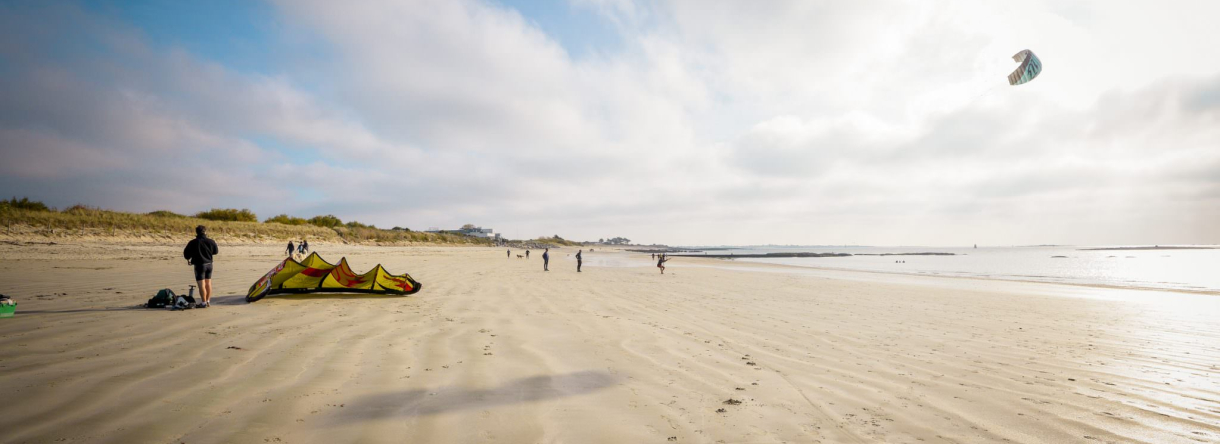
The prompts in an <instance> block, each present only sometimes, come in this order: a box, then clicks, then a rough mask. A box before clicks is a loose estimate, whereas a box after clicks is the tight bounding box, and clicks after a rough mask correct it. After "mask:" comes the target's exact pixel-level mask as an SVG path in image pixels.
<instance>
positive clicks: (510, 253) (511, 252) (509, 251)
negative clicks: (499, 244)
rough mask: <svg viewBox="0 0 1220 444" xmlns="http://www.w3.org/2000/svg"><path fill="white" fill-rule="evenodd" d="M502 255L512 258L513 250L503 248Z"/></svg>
mask: <svg viewBox="0 0 1220 444" xmlns="http://www.w3.org/2000/svg"><path fill="white" fill-rule="evenodd" d="M504 257H506V258H509V259H512V258H513V250H505V251H504Z"/></svg>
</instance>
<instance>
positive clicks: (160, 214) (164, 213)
mask: <svg viewBox="0 0 1220 444" xmlns="http://www.w3.org/2000/svg"><path fill="white" fill-rule="evenodd" d="M148 215H149V216H154V217H176V218H183V217H186V216H183V215H181V214H178V213H175V212H173V211H169V210H157V211H153V212H151V213H148Z"/></svg>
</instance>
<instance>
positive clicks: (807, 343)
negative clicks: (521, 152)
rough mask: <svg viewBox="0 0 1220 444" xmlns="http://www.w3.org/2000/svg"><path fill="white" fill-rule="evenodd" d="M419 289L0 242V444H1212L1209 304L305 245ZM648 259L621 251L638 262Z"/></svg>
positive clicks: (596, 257)
mask: <svg viewBox="0 0 1220 444" xmlns="http://www.w3.org/2000/svg"><path fill="white" fill-rule="evenodd" d="M315 247H316V249H318V250H319V251H320V252H321V253H323V255H324V257H327V258H331V259H335V260H337V259H338V257H339V256H340V255H346V256H348V257H349V261H350V262H351V264H352V266H353V268H354V269H356V271H358V272H359V271H364V270H367V269H369V268H370V267H372V266H373V265H375V264H376V263H382V264H384V265H385V266H386V268H387V269H389V270H390V271H391V272H404V271H405V272H409V273H411V274H412V276H414V277H415V278H416V279H418V280H419V281H421V282H422V283H423V284H424V288H423V290H422V291H421V292H420V293H418V294H416V295H414V296H411V297H370V296H335V295H327V296H316V297H269V298H267V299H264V300H262V301H259V302H257V303H254V304H246V303H245V302H244V300H243V296H244V294H245V291H246V289H247V288H248V287H249V285H250V284H251V283H253V282H254V280H255V279H256V278H257V277H258V276H259V275H261V274H263V273H265V272H266V271H267V270H268V269H269V268H271V267H272V266H273V265H274V264H275V263H276V261H277V256H276V254H275V253H276V249H277V248H276V247H274V246H246V247H240V246H238V247H234V246H226V245H222V246H221V248H222V251H221V254H220V255H219V256H218V261H217V263H216V265H215V269H216V279H215V281H214V285H215V291H216V294H217V296H216V297H215V304H216V305H215V306H213V307H212V308H209V309H203V310H191V311H182V312H170V311H166V310H147V309H137V308H133V307H134V306H136V305H137V304H139V303H142V302H143V301H144V300H146V299H147V298H148V297H150V296H151V295H152V294H153V293H154V292H155V291H156V290H157V289H159V288H163V287H170V288H173V289H174V290H175V291H178V290H185V289H186V286H187V285H188V284H189V283H191V282H190V281H191V280H192V277H191V272H190V268H189V267H188V266H186V265H185V264H184V263H183V262H182V261H181V260H179V259H177V257H178V254H179V252H180V251H181V250H180V248H178V247H170V246H155V245H151V246H150V245H139V246H128V247H123V246H115V245H106V244H91V245H76V244H57V245H24V244H20V243H9V244H4V245H0V292H3V293H5V294H9V295H11V296H14V297H16V298H18V299H19V302H20V305H19V308H18V314H17V317H15V318H12V319H0V337H2V338H3V352H0V397H2V399H4V402H3V406H4V409H3V418H4V421H3V426H0V427H2V428H0V430H2V432H0V442H6V443H7V442H14V443H19V442H63V441H76V442H82V441H83V442H114V443H130V442H183V443H190V444H195V443H221V442H325V443H343V442H419V443H450V442H457V443H464V442H508V443H517V442H523V443H534V442H567V443H601V442H605V443H644V442H658V443H661V442H707V443H712V442H792V443H808V442H847V443H853V442H890V443H904V442H911V443H915V442H921V443H931V442H963V443H965V442H969V443H974V442H1122V443H1126V442H1155V443H1173V442H1182V443H1195V442H1220V297H1216V296H1207V295H1191V294H1176V293H1155V292H1144V291H1129V290H1117V289H1094V288H1084V287H1070V286H1063V285H1053V284H1035V283H1013V282H998V281H984V280H974V279H946V278H934V277H912V276H895V275H883V274H875V273H857V272H847V271H827V270H813V271H793V270H792V269H784V268H783V267H769V266H761V265H749V264H737V263H731V262H727V261H715V260H706V259H686V258H680V259H674V260H672V261H671V262H669V263H668V264H667V265H668V266H669V268H668V270H667V273H666V275H664V276H661V275H659V274H658V273H657V270H656V268H655V267H652V266H649V265H648V264H647V255H639V254H633V253H624V252H611V251H602V250H601V249H598V250H599V251H596V252H592V253H589V252H587V251H586V252H585V258H586V262H585V272H583V273H579V274H577V273H576V272H575V261H574V260H573V259H572V258H571V257H569V256H568V255H569V254H573V253H575V250H574V249H563V250H553V251H552V254H553V256H554V257H553V259H552V261H551V270H552V271H550V272H543V271H542V263H541V259H540V257H539V256H540V253H541V252H540V251H533V255H532V256H533V258H532V259H530V260H528V261H527V260H524V259H516V258H515V255H514V257H513V258H512V259H508V258H505V254H504V249H492V248H470V247H468V248H461V247H454V248H442V247H416V248H404V247H358V246H345V245H317V246H315ZM630 265H641V266H630Z"/></svg>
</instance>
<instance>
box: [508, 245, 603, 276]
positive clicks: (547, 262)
mask: <svg viewBox="0 0 1220 444" xmlns="http://www.w3.org/2000/svg"><path fill="white" fill-rule="evenodd" d="M584 251H585V250H580V251H577V252H576V272H577V273H580V267H581V266H582V265H584V258H583V257H582V256H581V253H583V252H584ZM589 251H593V250H592V249H590V250H589ZM504 257H507V258H509V259H512V257H513V250H511V249H510V250H506V251H505V252H504ZM525 258H526V259H529V258H530V251H529V250H525ZM542 271H551V249H550V248H547V249H546V250H543V251H542Z"/></svg>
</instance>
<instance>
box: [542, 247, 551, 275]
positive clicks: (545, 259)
mask: <svg viewBox="0 0 1220 444" xmlns="http://www.w3.org/2000/svg"><path fill="white" fill-rule="evenodd" d="M550 262H551V249H550V248H547V249H546V251H543V252H542V271H551V270H550V268H547V264H549V263H550Z"/></svg>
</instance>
